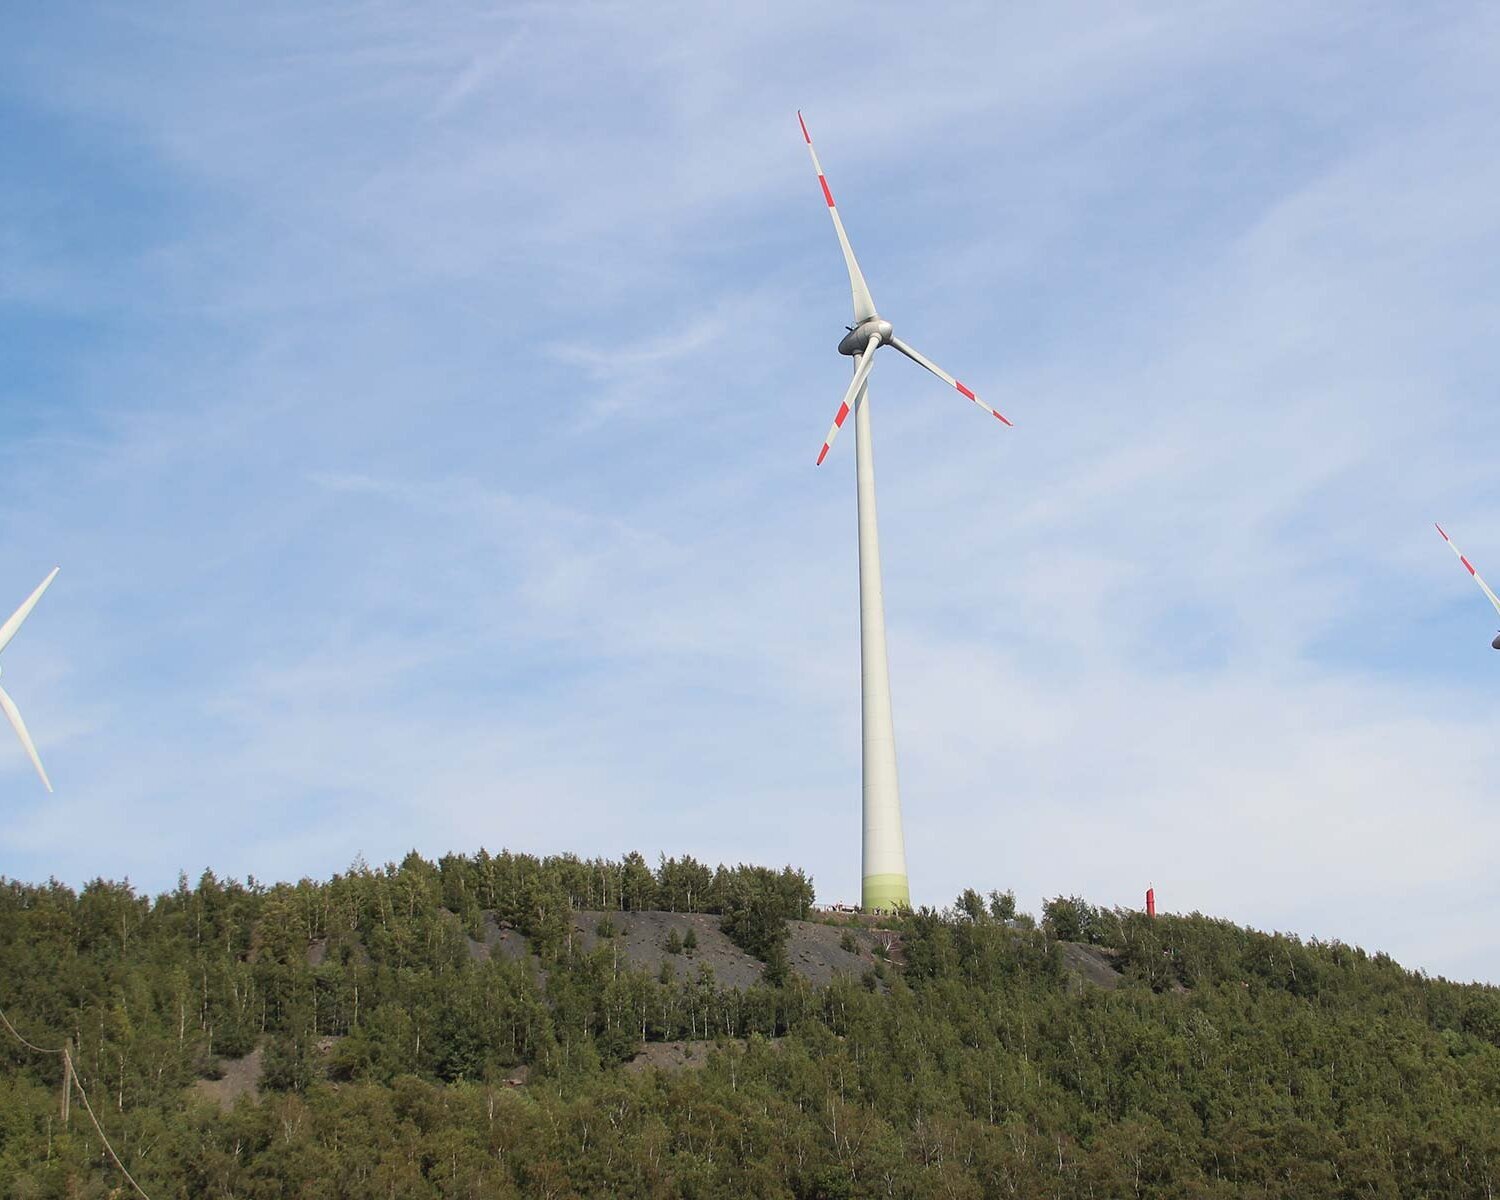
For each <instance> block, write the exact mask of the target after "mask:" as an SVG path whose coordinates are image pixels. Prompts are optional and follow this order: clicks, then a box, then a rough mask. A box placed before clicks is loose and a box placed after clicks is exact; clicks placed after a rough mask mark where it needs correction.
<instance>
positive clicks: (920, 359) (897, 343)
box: [891, 338, 1011, 425]
mask: <svg viewBox="0 0 1500 1200" xmlns="http://www.w3.org/2000/svg"><path fill="white" fill-rule="evenodd" d="M891 345H892V346H894V347H895V348H896V349H897V350H899V351H901V353H902V354H904V355H906V357H907V358H909V359H911V360H912V362H914V363H916V364H917V365H918V366H919V367H926V368H927V369H928V370H929V371H931V372H932V373H933V374H934V375H936V376H937V377H938V378H939V379H941V380H942V381H943V382H944V383H946V384H947V385H948V386H949V387H951V388H954V389H956V390H957V392H958V394H959V395H960V396H966V397H968V398H969V399H970V400H972V401H974V403H975V404H977V405H979V407H980V408H982V409H984V411H985V412H987V413H989V414H990V416H992V417H994V418H995V420H997V421H1003V422H1005V424H1007V425H1009V424H1011V422H1010V421H1009V420H1007V419H1006V418H1005V417H1004V416H1003V415H1001V413H1000V412H999V411H998V410H997V409H993V408H991V407H990V406H989V405H988V404H986V403H985V402H984V401H983V400H981V399H980V398H979V397H978V396H976V395H975V394H974V393H973V392H971V391H970V390H969V389H968V388H966V387H965V386H964V385H963V384H961V383H959V381H958V380H956V379H954V378H953V376H952V375H950V374H948V372H947V371H945V370H943V368H942V367H940V366H938V365H937V363H935V362H933V361H932V359H930V358H928V357H927V356H926V355H924V354H919V353H918V352H917V351H915V350H913V349H912V348H911V347H910V346H908V345H907V344H906V343H905V342H903V341H902V340H901V339H900V338H892V339H891Z"/></svg>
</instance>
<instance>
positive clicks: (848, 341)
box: [839, 315, 895, 358]
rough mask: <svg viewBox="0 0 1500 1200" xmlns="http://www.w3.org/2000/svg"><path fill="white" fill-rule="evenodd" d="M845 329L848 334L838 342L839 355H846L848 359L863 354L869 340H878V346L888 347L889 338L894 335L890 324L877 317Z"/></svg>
mask: <svg viewBox="0 0 1500 1200" xmlns="http://www.w3.org/2000/svg"><path fill="white" fill-rule="evenodd" d="M846 328H847V329H848V330H849V332H848V333H846V334H845V335H844V338H843V340H842V341H841V342H839V353H840V354H847V355H848V356H849V357H850V358H858V357H859V356H860V355H861V354H863V353H864V352H865V347H866V346H868V345H869V344H870V339H871V338H879V339H880V345H882V346H889V345H890V344H891V336H892V335H893V334H894V333H895V330H894V329H892V328H891V323H890V322H889V321H887V320H886V319H885V318H884V317H881V316H878V315H877V316H873V317H870V318H868V319H867V320H864V321H861V322H860V323H859V324H858V325H850V326H846Z"/></svg>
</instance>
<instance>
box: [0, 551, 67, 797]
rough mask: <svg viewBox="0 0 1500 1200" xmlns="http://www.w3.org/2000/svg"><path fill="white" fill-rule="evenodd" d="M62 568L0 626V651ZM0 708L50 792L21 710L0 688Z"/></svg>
mask: <svg viewBox="0 0 1500 1200" xmlns="http://www.w3.org/2000/svg"><path fill="white" fill-rule="evenodd" d="M61 569H62V568H60V567H53V568H52V573H51V574H50V575H48V576H47V578H46V579H44V580H42V582H41V583H39V584H37V588H36V591H34V592H32V593H31V595H29V596H27V597H26V601H25V603H24V604H22V605H21V607H20V608H18V609H16V611H15V612H13V613H11V615H10V620H8V621H7V622H5V624H4V625H0V650H4V649H5V647H7V646H8V645H10V639H11V638H13V637H15V636H16V631H17V630H18V629H20V628H21V623H22V622H23V621H25V620H26V618H27V617H29V616H30V615H31V610H32V609H33V608H35V607H36V602H37V601H38V600H40V599H41V598H42V593H43V592H45V591H46V590H47V588H48V586H49V585H50V584H51V583H52V581H53V580H54V579H56V578H57V573H58V571H60V570H61ZM0 708H3V709H5V715H6V716H7V717H9V718H10V724H11V728H12V729H14V730H15V731H16V736H17V737H18V738H20V739H21V745H22V746H24V747H25V749H26V753H27V754H28V755H30V757H31V765H32V766H33V767H35V768H36V773H37V774H38V775H40V776H41V777H42V784H43V786H45V787H46V789H47V790H48V791H49V792H50V791H51V790H52V781H51V780H50V779H48V778H47V772H46V771H45V770H43V769H42V760H41V757H40V756H39V755H38V754H37V752H36V745H35V743H33V742H32V740H31V734H29V733H27V732H26V722H25V721H23V720H21V710H20V709H19V708H17V707H16V702H15V701H14V700H12V699H11V698H10V696H9V695H8V694H7V693H6V691H5V689H4V688H0Z"/></svg>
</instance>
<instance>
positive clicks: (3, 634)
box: [0, 567, 62, 650]
mask: <svg viewBox="0 0 1500 1200" xmlns="http://www.w3.org/2000/svg"><path fill="white" fill-rule="evenodd" d="M60 570H62V568H61V567H53V568H52V571H51V573H50V574H49V575H48V576H47V578H46V579H44V580H42V582H41V583H39V584H37V588H36V591H34V592H32V593H31V595H29V596H27V597H26V600H25V602H24V603H23V604H22V605H21V607H20V608H18V609H16V611H15V612H13V613H11V615H10V620H8V621H7V622H5V624H4V625H0V650H4V649H5V647H7V646H8V645H10V639H11V638H13V637H15V636H16V630H18V629H20V628H21V622H23V621H24V620H26V618H27V617H29V616H30V615H31V610H32V609H33V608H35V607H36V602H37V601H38V600H40V599H41V598H42V593H43V592H45V591H46V590H47V587H48V585H49V584H50V583H51V582H52V581H53V580H54V579H56V578H57V573H58V571H60Z"/></svg>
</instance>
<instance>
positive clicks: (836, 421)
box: [818, 338, 880, 467]
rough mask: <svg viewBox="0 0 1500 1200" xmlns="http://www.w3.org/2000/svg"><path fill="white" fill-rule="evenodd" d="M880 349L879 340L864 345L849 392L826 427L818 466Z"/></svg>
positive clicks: (841, 425)
mask: <svg viewBox="0 0 1500 1200" xmlns="http://www.w3.org/2000/svg"><path fill="white" fill-rule="evenodd" d="M878 349H880V339H879V338H871V339H870V340H869V342H868V343H866V345H865V352H864V353H863V354H862V355H860V357H859V364H858V365H857V366H856V367H855V368H854V379H853V380H852V381H851V382H850V384H849V390H848V391H847V392H845V393H844V401H843V403H842V404H840V405H839V411H838V412H837V414H835V416H834V418H833V424H832V425H830V426H829V427H828V436H827V437H826V438H824V439H823V448H822V449H821V450H819V451H818V466H820V467H821V466H822V465H823V460H824V459H825V458H827V457H828V449H829V447H830V446H832V445H833V439H834V438H836V437H838V435H839V430H840V429H842V428H843V427H844V420H845V418H846V417H848V415H849V410H850V409H851V408H853V407H854V402H855V400H856V399H857V398H858V396H859V389H860V388H862V387H864V385H865V381H866V380H867V379H869V378H870V371H871V369H872V368H873V367H874V366H875V351H876V350H878Z"/></svg>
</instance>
